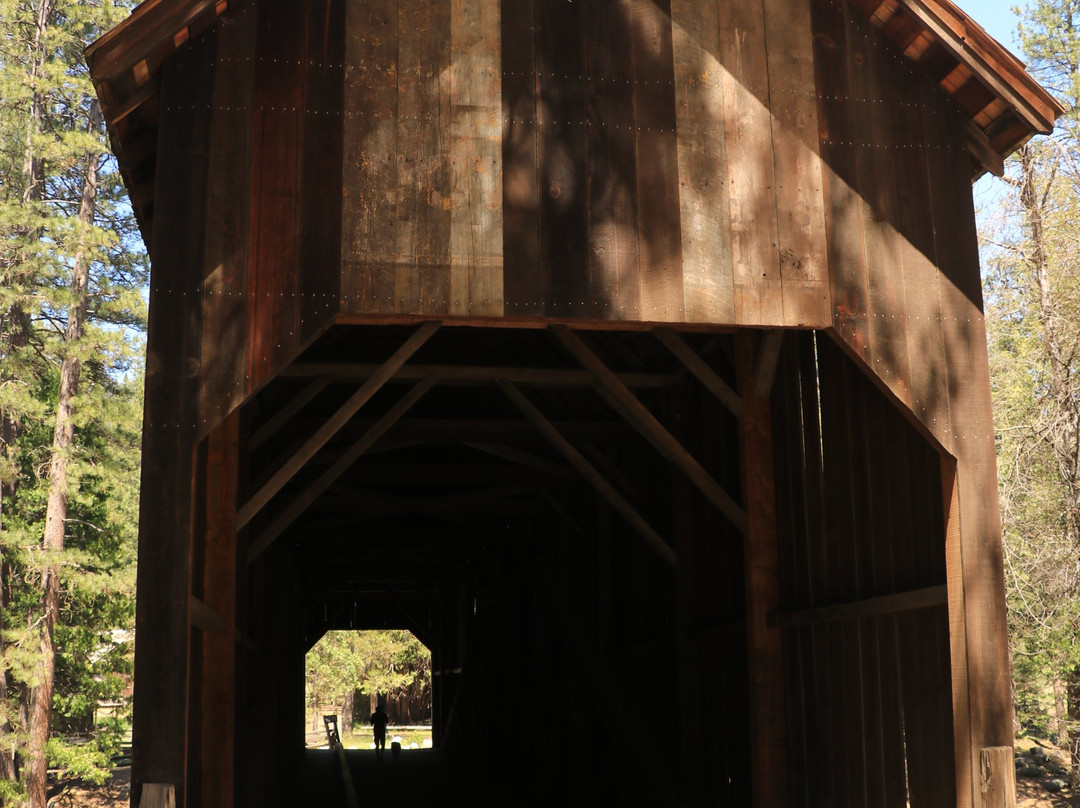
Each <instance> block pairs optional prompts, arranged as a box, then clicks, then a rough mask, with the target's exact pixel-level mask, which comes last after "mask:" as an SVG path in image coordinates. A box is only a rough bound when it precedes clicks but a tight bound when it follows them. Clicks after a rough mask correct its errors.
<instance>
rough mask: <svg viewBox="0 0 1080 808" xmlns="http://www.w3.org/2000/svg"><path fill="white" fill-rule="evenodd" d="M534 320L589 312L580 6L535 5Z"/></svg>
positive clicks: (554, 0)
mask: <svg viewBox="0 0 1080 808" xmlns="http://www.w3.org/2000/svg"><path fill="white" fill-rule="evenodd" d="M534 13H535V23H534V25H535V47H536V88H537V90H536V92H537V99H536V101H537V107H536V115H537V127H538V131H537V178H538V187H537V193H538V199H539V210H538V213H539V216H538V227H539V234H540V235H539V259H540V277H541V283H540V289H541V294H542V295H543V298H542V300H541V301H538V302H539V303H540V304H541V305H540V306H538V308H540V309H541V311H540V312H539V313H541V314H546V315H549V316H556V317H573V318H579V317H582V316H584V315H585V314H587V312H588V308H589V287H588V264H587V258H588V209H587V206H586V201H587V195H586V184H585V180H586V177H587V176H588V170H587V167H586V157H587V145H586V137H585V114H586V109H585V103H586V95H587V87H586V84H585V82H584V81H582V80H581V79H582V75H583V73H584V53H583V42H582V30H581V28H582V21H581V17H582V13H583V12H582V5H581V4H580V3H564V2H559V0H535V2H534Z"/></svg>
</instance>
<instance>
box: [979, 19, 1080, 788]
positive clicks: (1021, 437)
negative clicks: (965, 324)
mask: <svg viewBox="0 0 1080 808" xmlns="http://www.w3.org/2000/svg"><path fill="white" fill-rule="evenodd" d="M1022 17H1023V22H1022V24H1021V28H1020V39H1021V43H1022V47H1023V49H1024V52H1025V54H1026V56H1027V58H1028V60H1029V63H1030V64H1029V66H1030V69H1031V70H1032V71H1033V72H1034V74H1035V75H1036V76H1037V77H1038V78H1039V79H1040V80H1041V82H1042V83H1043V84H1044V86H1046V87H1048V88H1049V89H1050V90H1051V91H1052V92H1053V93H1054V94H1055V96H1056V97H1057V98H1058V99H1059V100H1060V101H1061V102H1062V104H1063V105H1064V106H1065V108H1066V113H1065V115H1064V116H1063V118H1062V119H1061V120H1060V121H1059V123H1058V128H1057V130H1056V131H1055V133H1054V134H1053V135H1052V136H1050V137H1047V138H1039V139H1036V140H1033V141H1032V142H1030V143H1029V144H1028V145H1026V146H1024V147H1023V148H1022V149H1021V150H1020V151H1019V153H1018V154H1017V156H1016V158H1015V159H1013V160H1011V161H1010V163H1009V170H1008V177H1007V179H1008V182H1009V184H1010V188H1011V193H1010V194H1009V196H1008V199H1007V201H1006V205H1005V207H1004V208H1003V214H1002V216H1000V217H999V218H997V219H996V220H995V222H994V224H993V225H992V226H990V227H988V228H986V232H984V244H985V245H986V253H987V255H988V256H989V257H990V260H989V262H988V273H987V278H986V291H987V322H988V331H989V338H990V342H989V347H990V352H991V364H992V383H993V387H994V403H995V418H996V426H997V433H998V457H999V461H998V462H999V477H1000V484H1001V495H1002V496H1001V501H1002V511H1003V524H1004V533H1005V549H1006V577H1007V585H1008V590H1009V607H1010V628H1011V633H1012V651H1013V661H1014V681H1015V683H1016V693H1017V701H1018V707H1019V710H1020V714H1021V717H1022V718H1023V719H1024V720H1025V721H1027V722H1031V723H1035V724H1043V725H1046V728H1047V729H1051V730H1053V731H1055V732H1057V733H1058V734H1060V735H1062V736H1063V739H1068V740H1069V741H1070V743H1071V746H1072V754H1073V764H1074V779H1075V778H1076V772H1077V771H1080V732H1078V728H1080V354H1078V350H1080V118H1078V114H1077V113H1078V104H1080V71H1078V65H1080V32H1078V26H1080V0H1035V1H1034V2H1032V3H1030V4H1029V5H1028V6H1027V8H1026V9H1024V10H1023V12H1022ZM1048 688H1049V690H1050V692H1052V693H1053V694H1054V699H1053V702H1054V704H1053V705H1052V707H1053V709H1048V708H1047V706H1046V705H1044V704H1043V703H1042V701H1043V696H1044V693H1045V692H1046V691H1047V689H1048ZM1048 716H1049V717H1050V718H1049V719H1048Z"/></svg>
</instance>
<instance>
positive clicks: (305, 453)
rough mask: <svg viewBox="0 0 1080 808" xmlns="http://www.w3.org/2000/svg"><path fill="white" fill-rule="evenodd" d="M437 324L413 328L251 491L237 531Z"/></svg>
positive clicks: (432, 331)
mask: <svg viewBox="0 0 1080 808" xmlns="http://www.w3.org/2000/svg"><path fill="white" fill-rule="evenodd" d="M439 325H440V324H439V323H438V322H437V321H429V322H426V323H424V324H423V325H421V326H420V327H419V328H418V329H416V331H414V332H413V334H412V336H410V337H409V338H408V339H407V340H406V341H405V343H404V344H403V345H402V346H401V347H400V348H398V349H397V350H396V351H394V353H393V355H392V356H391V357H390V358H389V359H387V360H386V362H384V363H383V364H382V365H380V366H379V368H378V370H376V371H375V373H373V374H372V375H371V376H370V377H369V378H368V380H367V381H365V382H364V383H363V384H362V385H361V386H360V389H359V390H357V391H356V392H355V393H353V394H352V395H351V396H350V397H349V400H348V401H346V402H345V403H344V404H342V405H341V407H340V408H339V409H338V411H337V412H335V413H334V414H333V415H331V416H330V417H329V418H328V419H326V421H325V422H324V423H323V425H322V426H321V427H320V428H319V429H318V430H317V431H316V432H315V434H314V435H312V436H311V437H310V438H308V439H307V440H306V441H305V442H304V445H303V446H301V447H300V448H299V449H298V450H297V451H296V453H295V454H294V455H293V456H292V457H290V458H289V459H288V460H287V461H286V462H285V463H284V464H283V465H282V466H281V468H279V469H278V470H277V472H275V473H274V475H273V476H272V477H271V478H270V479H269V480H267V481H266V483H264V484H263V486H262V487H261V488H260V489H259V490H258V491H256V492H255V494H254V495H253V496H252V497H251V499H249V500H248V501H247V502H246V503H244V506H243V507H242V508H240V511H239V512H238V513H237V514H236V529H237V530H240V529H241V528H242V527H244V525H246V524H247V523H248V522H250V521H251V520H252V518H254V516H255V514H257V513H258V512H259V511H261V510H262V509H263V508H264V507H265V506H266V503H268V502H269V501H270V500H271V499H272V498H273V497H274V495H275V494H277V492H278V491H280V490H281V489H282V488H284V487H285V485H286V484H287V483H288V482H289V480H291V479H292V478H293V477H294V476H295V475H296V473H297V472H298V471H300V469H302V468H303V467H304V465H305V464H307V462H308V461H309V460H311V458H313V457H314V456H315V454H316V453H317V452H318V451H319V450H320V449H321V448H322V447H323V446H325V445H326V444H327V443H328V442H329V441H330V439H331V438H332V437H334V435H336V434H337V433H338V431H339V430H340V429H341V428H342V427H343V426H345V424H347V423H348V422H349V420H350V419H351V418H352V417H353V416H354V415H356V413H357V412H358V411H359V410H360V408H361V407H363V406H364V405H365V404H366V403H367V402H368V401H369V400H370V399H371V397H372V396H373V395H375V394H376V393H377V392H378V391H379V390H380V389H381V388H382V386H383V385H384V384H386V382H388V381H389V380H390V379H391V378H393V376H394V374H395V373H397V371H398V370H399V369H400V368H401V366H402V365H404V364H405V363H406V362H407V361H408V359H409V357H410V356H412V355H413V354H414V353H416V351H417V350H419V348H420V346H421V345H423V344H424V343H425V342H427V341H428V339H429V338H430V337H431V335H432V334H434V333H435V332H436V331H437V330H438V329H439Z"/></svg>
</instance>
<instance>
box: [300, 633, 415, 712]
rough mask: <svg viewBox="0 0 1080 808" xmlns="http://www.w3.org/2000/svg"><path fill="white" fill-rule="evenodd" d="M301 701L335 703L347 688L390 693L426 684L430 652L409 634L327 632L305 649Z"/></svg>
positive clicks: (348, 690) (338, 702) (397, 692)
mask: <svg viewBox="0 0 1080 808" xmlns="http://www.w3.org/2000/svg"><path fill="white" fill-rule="evenodd" d="M305 664H306V680H307V703H308V704H309V705H310V706H318V705H324V704H334V705H340V704H344V703H345V701H346V696H348V695H349V694H350V693H351V692H354V691H360V692H362V693H365V694H368V695H376V694H384V695H395V694H400V693H404V692H406V691H407V690H409V688H412V687H414V686H415V685H420V686H421V687H427V688H428V689H430V686H431V654H430V652H429V651H428V649H427V648H426V647H425V646H424V644H423V643H421V642H420V641H419V640H418V639H416V637H414V636H413V635H412V634H411V633H410V632H408V631H405V630H401V629H394V630H389V631H328V632H327V633H326V634H325V635H323V637H322V638H321V639H320V640H319V641H318V642H317V643H315V645H314V646H313V647H312V649H311V650H310V651H308V654H307V659H306V663H305Z"/></svg>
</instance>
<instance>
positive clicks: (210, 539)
mask: <svg viewBox="0 0 1080 808" xmlns="http://www.w3.org/2000/svg"><path fill="white" fill-rule="evenodd" d="M239 422H240V416H239V414H238V413H237V412H235V411H234V412H233V413H232V414H231V415H229V416H228V417H227V418H226V419H225V421H223V422H222V423H221V424H220V425H219V426H218V427H216V428H215V429H214V431H213V432H211V433H210V435H209V437H208V439H207V441H208V446H207V463H206V465H207V468H206V540H205V554H206V555H205V561H204V565H203V568H204V572H203V581H204V586H203V593H204V594H203V601H204V602H205V603H206V605H207V606H209V607H210V608H211V609H213V610H214V612H215V613H216V614H217V615H218V616H220V617H221V618H222V620H223V621H224V625H223V627H222V628H221V629H220V630H218V631H204V632H203V633H202V687H201V694H202V698H201V703H200V709H201V710H202V737H201V743H202V747H201V752H202V754H201V760H202V777H201V783H202V803H201V805H202V806H203V808H214V807H215V806H222V808H231V806H232V805H233V794H234V788H235V782H234V765H235V755H236V682H237V679H236V584H237V551H236V528H235V523H236V504H237V502H236V500H237V474H238V469H237V464H238V459H239Z"/></svg>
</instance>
